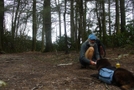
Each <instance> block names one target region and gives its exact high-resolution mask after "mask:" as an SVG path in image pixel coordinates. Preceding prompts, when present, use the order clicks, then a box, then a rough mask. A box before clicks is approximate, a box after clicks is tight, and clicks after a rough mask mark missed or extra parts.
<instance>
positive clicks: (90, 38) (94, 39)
mask: <svg viewBox="0 0 134 90" xmlns="http://www.w3.org/2000/svg"><path fill="white" fill-rule="evenodd" d="M96 39H97V37H96V36H95V35H94V34H90V35H89V36H88V41H89V45H90V46H94V44H95V41H96Z"/></svg>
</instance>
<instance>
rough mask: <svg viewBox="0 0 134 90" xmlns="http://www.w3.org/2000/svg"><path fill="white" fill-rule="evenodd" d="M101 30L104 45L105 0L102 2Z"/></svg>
mask: <svg viewBox="0 0 134 90" xmlns="http://www.w3.org/2000/svg"><path fill="white" fill-rule="evenodd" d="M102 11H103V16H102V30H103V43H104V44H106V15H105V0H102Z"/></svg>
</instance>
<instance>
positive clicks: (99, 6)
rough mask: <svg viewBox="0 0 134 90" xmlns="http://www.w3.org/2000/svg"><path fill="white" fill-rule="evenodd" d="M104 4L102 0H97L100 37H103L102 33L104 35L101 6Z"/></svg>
mask: <svg viewBox="0 0 134 90" xmlns="http://www.w3.org/2000/svg"><path fill="white" fill-rule="evenodd" d="M101 6H102V4H101V2H100V1H96V15H97V20H98V27H99V33H100V34H99V38H100V39H101V35H102V23H101V16H102V15H101V14H100V13H101V12H100V11H101V8H102V7H101Z"/></svg>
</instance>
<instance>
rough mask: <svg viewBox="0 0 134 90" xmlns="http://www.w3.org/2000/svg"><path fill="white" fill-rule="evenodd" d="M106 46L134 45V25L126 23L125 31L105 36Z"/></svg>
mask: <svg viewBox="0 0 134 90" xmlns="http://www.w3.org/2000/svg"><path fill="white" fill-rule="evenodd" d="M106 39H107V46H108V47H126V46H127V45H131V46H133V45H134V27H133V24H132V23H129V24H128V25H126V31H125V32H123V33H119V34H112V35H111V36H107V38H106Z"/></svg>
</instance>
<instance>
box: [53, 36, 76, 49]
mask: <svg viewBox="0 0 134 90" xmlns="http://www.w3.org/2000/svg"><path fill="white" fill-rule="evenodd" d="M67 41H68V46H69V47H68V48H69V49H71V50H72V49H74V48H73V43H71V38H69V37H67ZM53 45H54V48H55V49H56V50H58V51H65V45H66V43H65V36H64V35H63V36H61V38H60V37H58V39H57V40H56V42H54V44H53Z"/></svg>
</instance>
